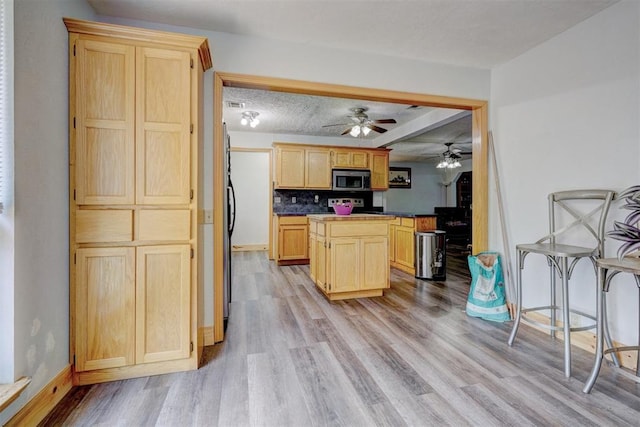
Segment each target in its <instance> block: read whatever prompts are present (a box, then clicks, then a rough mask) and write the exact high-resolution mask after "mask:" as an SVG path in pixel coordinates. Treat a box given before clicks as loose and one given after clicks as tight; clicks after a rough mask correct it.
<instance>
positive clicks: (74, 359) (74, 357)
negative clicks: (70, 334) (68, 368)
mask: <svg viewBox="0 0 640 427" xmlns="http://www.w3.org/2000/svg"><path fill="white" fill-rule="evenodd" d="M73 366H76V355H75V354H74V355H73Z"/></svg>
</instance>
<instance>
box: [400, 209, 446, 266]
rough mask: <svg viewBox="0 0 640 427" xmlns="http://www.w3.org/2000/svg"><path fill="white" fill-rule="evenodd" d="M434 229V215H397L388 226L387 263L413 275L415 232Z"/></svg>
mask: <svg viewBox="0 0 640 427" xmlns="http://www.w3.org/2000/svg"><path fill="white" fill-rule="evenodd" d="M435 229H436V217H435V216H418V217H415V218H408V217H397V218H396V219H394V220H393V221H392V222H391V224H390V226H389V264H390V265H391V267H395V268H397V269H399V270H402V271H404V272H406V273H409V274H412V275H415V234H414V233H415V232H416V231H420V232H422V231H432V230H435Z"/></svg>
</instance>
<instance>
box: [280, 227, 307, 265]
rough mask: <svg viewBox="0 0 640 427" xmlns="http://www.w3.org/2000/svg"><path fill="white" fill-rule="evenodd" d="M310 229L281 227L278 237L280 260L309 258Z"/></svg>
mask: <svg viewBox="0 0 640 427" xmlns="http://www.w3.org/2000/svg"><path fill="white" fill-rule="evenodd" d="M308 238H309V227H308V226H307V225H281V226H280V231H279V235H278V259H279V260H295V259H306V258H309V253H308V250H309V248H308V245H309V243H308Z"/></svg>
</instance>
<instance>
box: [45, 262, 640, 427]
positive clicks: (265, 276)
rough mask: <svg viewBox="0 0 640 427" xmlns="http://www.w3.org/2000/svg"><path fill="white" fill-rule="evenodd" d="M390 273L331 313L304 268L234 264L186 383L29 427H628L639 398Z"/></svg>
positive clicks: (457, 272) (138, 383) (88, 399)
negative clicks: (215, 339)
mask: <svg viewBox="0 0 640 427" xmlns="http://www.w3.org/2000/svg"><path fill="white" fill-rule="evenodd" d="M449 263H450V265H449V267H450V268H449V271H448V274H447V281H446V282H428V281H421V280H416V279H415V278H413V277H411V276H409V275H406V274H404V273H401V272H398V271H395V270H394V271H393V272H392V285H391V289H390V290H388V291H386V292H385V296H384V297H377V298H369V299H359V300H348V301H341V302H334V303H329V302H327V300H326V299H325V298H324V297H323V296H322V295H321V294H320V293H319V292H318V291H316V290H315V289H314V285H313V284H312V283H311V282H310V280H309V278H308V266H289V267H277V266H276V265H275V264H274V263H273V262H269V261H268V260H267V258H266V255H265V253H264V252H237V253H234V255H233V271H234V276H233V302H232V304H231V318H230V321H229V326H228V329H227V337H226V341H225V342H224V343H222V344H219V345H216V346H211V347H207V349H206V351H205V355H204V357H205V360H204V365H203V366H202V368H201V369H199V370H198V371H194V372H187V373H178V374H169V375H161V376H155V377H149V378H141V379H135V380H126V381H117V382H113V383H108V384H100V385H94V386H85V387H77V388H74V389H73V390H72V391H71V392H70V393H69V395H68V396H66V397H65V399H64V400H63V401H62V402H61V403H60V404H59V405H58V406H57V407H56V409H55V410H54V411H53V412H52V413H51V414H50V416H49V417H48V418H47V419H46V420H44V421H43V423H42V424H41V425H46V426H55V425H68V426H80V425H82V426H85V425H105V426H107V425H108V426H111V425H126V426H139V425H140V426H142V425H149V426H154V425H155V426H216V425H218V426H248V425H257V426H373V425H388V426H404V425H410V426H428V425H438V426H441V425H452V426H464V425H478V426H484V425H492V426H493V425H505V426H516V425H517V426H527V425H544V426H548V425H563V426H565V425H566V426H588V425H598V426H603V425H604V426H614V425H615V426H624V425H630V426H639V425H640V385H636V384H635V383H633V382H632V381H629V380H628V379H625V378H623V377H621V376H619V375H616V373H615V371H614V370H613V369H611V368H609V367H608V366H604V367H603V369H602V373H601V375H600V378H599V379H598V382H597V383H596V386H595V388H594V390H593V392H592V393H591V394H590V395H585V394H583V393H582V391H581V389H582V386H583V382H584V380H585V379H586V377H587V375H588V373H589V370H590V368H591V364H592V356H591V355H590V354H589V353H587V352H585V351H582V350H580V349H577V348H574V350H573V357H574V362H573V363H574V364H573V378H571V379H569V380H567V379H565V378H564V376H563V370H562V352H563V349H562V342H561V341H552V340H551V339H549V337H548V335H546V334H543V333H541V332H538V331H535V330H533V329H531V328H529V327H527V326H522V327H521V328H520V330H521V331H520V333H519V335H518V338H517V340H516V343H515V345H514V347H513V348H509V347H508V346H507V338H508V334H509V331H510V326H511V322H509V323H492V322H487V321H483V320H479V319H474V318H470V317H468V316H466V314H465V313H464V305H465V302H466V297H467V292H468V288H469V282H470V279H469V277H468V275H467V270H466V266H465V263H464V260H461V259H451V260H450V261H449Z"/></svg>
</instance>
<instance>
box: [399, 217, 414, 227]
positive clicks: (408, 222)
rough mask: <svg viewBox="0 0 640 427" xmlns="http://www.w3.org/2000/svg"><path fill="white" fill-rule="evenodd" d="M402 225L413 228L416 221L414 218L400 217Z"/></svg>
mask: <svg viewBox="0 0 640 427" xmlns="http://www.w3.org/2000/svg"><path fill="white" fill-rule="evenodd" d="M400 225H401V226H402V227H411V228H413V227H414V226H415V225H416V222H415V220H414V219H413V218H400Z"/></svg>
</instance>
